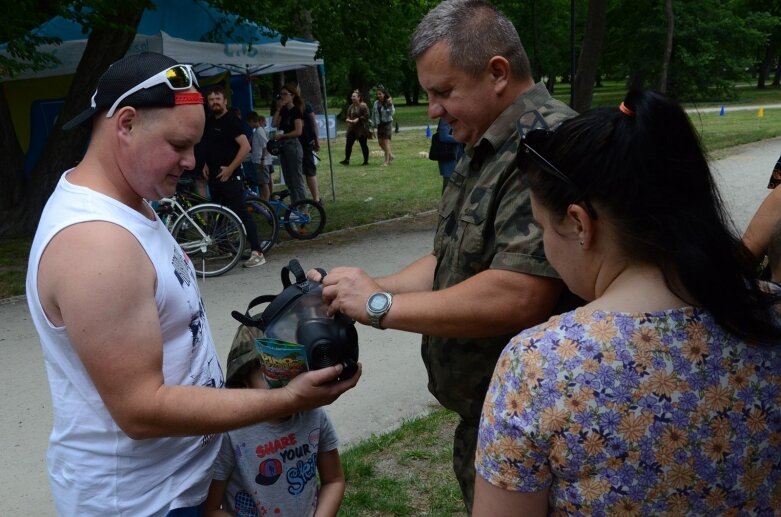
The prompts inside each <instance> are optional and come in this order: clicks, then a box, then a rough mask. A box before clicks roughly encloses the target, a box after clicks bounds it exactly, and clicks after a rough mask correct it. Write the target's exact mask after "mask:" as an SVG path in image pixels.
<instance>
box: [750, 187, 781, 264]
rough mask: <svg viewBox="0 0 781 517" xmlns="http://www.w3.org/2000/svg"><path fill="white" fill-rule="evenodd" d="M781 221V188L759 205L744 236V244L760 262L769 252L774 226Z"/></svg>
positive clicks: (773, 191)
mask: <svg viewBox="0 0 781 517" xmlns="http://www.w3.org/2000/svg"><path fill="white" fill-rule="evenodd" d="M780 220H781V188H778V187H777V188H775V189H773V190H772V191H770V194H768V195H767V197H765V199H764V201H762V204H760V205H759V208H758V209H757V211H756V213H755V214H754V217H752V218H751V222H750V223H749V225H748V228H746V233H744V234H743V244H745V246H746V247H747V248H748V249H749V251H750V252H751V254H752V255H754V258H755V259H756V260H757V262H759V260H760V259H761V258H762V256H763V255H764V254H765V253H766V252H767V247H768V244H769V243H770V234H771V233H772V231H773V226H774V225H775V224H776V223H777V222H778V221H780Z"/></svg>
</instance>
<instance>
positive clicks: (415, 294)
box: [323, 256, 562, 337]
mask: <svg viewBox="0 0 781 517" xmlns="http://www.w3.org/2000/svg"><path fill="white" fill-rule="evenodd" d="M431 260H434V261H435V260H436V259H434V257H433V256H432V257H431ZM428 266H431V263H430V262H429V260H427V259H426V258H424V259H420V260H419V261H417V262H415V263H413V265H412V266H410V267H412V268H413V269H412V271H411V272H410V273H408V275H409V276H402V275H401V274H399V275H397V276H391V277H386V279H379V280H378V281H374V280H372V279H371V278H370V277H369V276H368V275H366V273H364V272H363V271H361V270H359V269H355V268H335V269H334V270H332V271H331V272H330V273H329V274H328V275H326V277H325V279H324V281H323V284H324V286H325V287H324V289H323V296H324V298H325V300H326V302H328V303H330V309H329V310H330V312H342V313H344V314H346V315H348V316H350V317H351V318H353V319H354V320H356V321H359V322H361V323H364V324H368V318H367V316H366V301H367V300H368V298H369V296H371V295H372V294H374V293H376V292H378V291H383V290H387V291H390V292H391V293H393V294H394V296H393V304H392V305H391V308H390V311H388V313H387V314H386V315H385V316H384V317H383V319H382V326H383V328H393V329H397V330H405V331H408V332H417V333H421V334H428V335H434V336H459V337H486V336H495V335H500V334H507V333H511V332H515V331H518V330H519V329H522V328H527V327H529V326H532V325H536V324H538V323H541V322H543V321H545V319H547V318H548V316H550V314H551V312H552V311H553V308H554V306H555V304H556V301H557V300H558V298H559V295H560V294H561V289H562V283H561V281H560V280H558V279H555V278H548V277H542V276H535V275H529V274H525V273H518V272H514V271H505V270H500V269H489V270H486V271H482V272H480V273H478V274H476V275H474V276H472V277H470V278H468V279H466V280H464V281H463V282H460V283H458V284H456V285H454V286H451V287H448V288H447V289H442V290H439V291H432V290H431V283H430V282H429V283H428V288H427V289H426V290H423V289H421V290H420V291H415V290H396V291H394V289H393V287H398V286H399V285H401V284H400V283H401V282H403V281H404V280H403V279H405V278H406V279H409V278H413V277H415V275H414V274H413V273H412V272H418V273H420V272H421V271H422V270H424V269H425V267H428ZM423 276H424V275H422V274H421V275H420V276H419V277H418V278H422V277H423ZM389 279H390V280H389ZM394 279H395V280H394ZM431 279H432V280H433V269H431ZM392 282H399V283H397V284H394V283H392ZM412 285H413V284H409V285H408V286H412Z"/></svg>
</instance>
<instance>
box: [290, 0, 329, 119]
mask: <svg viewBox="0 0 781 517" xmlns="http://www.w3.org/2000/svg"><path fill="white" fill-rule="evenodd" d="M297 25H298V27H299V28H300V31H301V32H300V35H301V36H302V37H304V38H306V39H310V40H312V39H314V38H313V37H312V13H311V12H309V11H308V10H306V9H302V10H301V11H299V14H298V24H297ZM296 79H298V88H299V90H301V96H302V97H303V98H304V99H305V100H306V101H308V102H309V104H311V105H312V109H313V110H314V111H315V113H323V90H322V88H321V86H320V77H319V75H318V73H317V68H315V67H314V66H309V67H306V68H299V69H298V70H297V71H296Z"/></svg>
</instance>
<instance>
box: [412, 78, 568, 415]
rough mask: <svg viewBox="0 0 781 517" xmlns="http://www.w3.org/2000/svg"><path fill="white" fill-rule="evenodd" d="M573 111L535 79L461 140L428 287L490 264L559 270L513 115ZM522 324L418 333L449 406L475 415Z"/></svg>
mask: <svg viewBox="0 0 781 517" xmlns="http://www.w3.org/2000/svg"><path fill="white" fill-rule="evenodd" d="M575 115H576V113H575V112H574V111H573V110H571V109H570V108H569V107H568V106H567V105H565V104H563V103H562V102H559V101H557V100H555V99H553V98H552V97H551V96H550V94H549V93H548V91H547V89H546V88H545V86H544V85H543V84H542V83H539V84H536V85H535V86H534V88H532V89H531V90H529V91H528V92H526V93H524V94H523V95H521V96H520V97H518V99H516V101H515V102H514V103H513V104H512V105H511V106H509V107H508V108H507V109H505V110H504V111H503V112H502V114H501V115H499V117H498V118H497V119H496V120H495V121H494V122H493V124H491V126H490V127H489V128H488V130H487V131H486V132H485V133H484V134H483V136H482V137H481V138H480V140H479V141H478V142H477V144H476V145H475V146H473V147H468V148H467V150H466V153H465V155H464V156H463V157H462V158H461V160H460V161H459V162H458V165H457V166H456V169H455V171H453V174H452V175H451V176H450V181H449V182H448V184H447V187H446V188H445V192H444V193H443V195H442V199H441V201H440V203H439V209H438V211H439V224H438V226H437V231H436V236H435V240H434V251H433V253H434V255H435V256H436V258H437V267H436V271H435V273H434V286H433V288H434V290H439V289H445V288H447V287H450V286H452V285H455V284H458V283H460V282H462V281H464V280H466V279H467V278H469V277H471V276H473V275H475V274H477V273H479V272H481V271H484V270H486V269H489V268H493V269H504V270H509V271H517V272H519V273H527V274H531V275H538V276H546V277H556V278H558V275H557V274H556V272H555V271H554V269H553V268H552V267H551V265H550V264H549V263H548V261H547V260H546V259H545V255H544V253H543V250H542V232H541V231H540V229H539V228H538V227H537V226H536V225H535V224H534V222H533V220H532V213H531V204H530V201H529V186H528V181H527V179H526V177H525V176H524V175H523V174H521V173H520V172H519V171H518V169H517V168H516V166H515V155H516V153H517V152H518V147H519V144H520V136H519V134H518V131H517V129H516V122H517V121H518V120H519V119H520V120H521V124H522V125H523V127H524V128H526V129H528V130H531V129H536V128H539V127H550V128H555V127H556V126H558V125H559V124H560V123H561V122H562V121H563V120H565V119H567V118H570V117H573V116H575ZM497 310H502V308H500V307H497ZM521 330H523V329H521V328H518V329H517V331H516V332H513V333H512V334H509V335H508V334H503V335H500V336H495V337H491V338H477V339H459V338H443V337H435V336H423V344H422V355H423V361H424V362H425V364H426V369H427V370H428V376H429V391H431V393H432V394H433V395H434V396H435V397H436V398H437V400H439V402H440V403H441V404H442V405H443V406H445V407H447V408H448V409H451V410H453V411H456V412H457V413H459V414H460V415H462V416H463V417H465V418H467V419H470V420H476V419H478V418H479V417H480V410H481V408H482V403H483V398H484V397H485V392H486V390H487V388H488V382H489V381H490V379H491V374H492V373H493V370H494V366H495V365H496V360H497V359H498V357H499V353H500V352H501V351H502V349H503V348H504V346H505V345H506V344H507V342H508V341H509V339H510V337H511V336H512V335H515V334H516V333H517V332H520V331H521Z"/></svg>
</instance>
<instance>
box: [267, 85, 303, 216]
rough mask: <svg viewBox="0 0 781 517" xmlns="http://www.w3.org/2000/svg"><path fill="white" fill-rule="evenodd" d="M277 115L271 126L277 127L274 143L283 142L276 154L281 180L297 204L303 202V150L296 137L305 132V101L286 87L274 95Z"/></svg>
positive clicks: (294, 88)
mask: <svg viewBox="0 0 781 517" xmlns="http://www.w3.org/2000/svg"><path fill="white" fill-rule="evenodd" d="M277 97H278V98H277V112H276V113H274V120H273V123H272V125H273V126H274V127H275V128H277V132H276V133H275V134H274V140H279V141H281V142H282V149H281V151H280V153H279V164H280V165H281V166H282V177H283V178H285V185H287V188H288V189H289V190H290V200H291V201H292V202H296V201H298V200H299V199H304V198H305V197H306V196H305V195H304V173H303V159H304V151H303V148H302V147H301V142H300V141H299V139H298V138H299V137H300V136H301V135H302V134H303V131H304V114H303V111H304V102H303V101H302V100H301V97H300V96H299V95H298V90H297V89H296V87H295V86H293V85H291V84H286V85H285V86H283V87H282V90H280V92H279V95H278V96H277Z"/></svg>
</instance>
